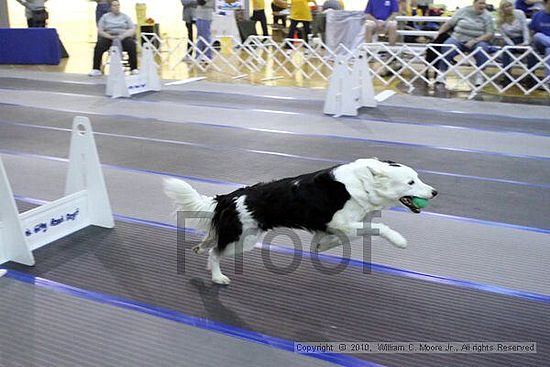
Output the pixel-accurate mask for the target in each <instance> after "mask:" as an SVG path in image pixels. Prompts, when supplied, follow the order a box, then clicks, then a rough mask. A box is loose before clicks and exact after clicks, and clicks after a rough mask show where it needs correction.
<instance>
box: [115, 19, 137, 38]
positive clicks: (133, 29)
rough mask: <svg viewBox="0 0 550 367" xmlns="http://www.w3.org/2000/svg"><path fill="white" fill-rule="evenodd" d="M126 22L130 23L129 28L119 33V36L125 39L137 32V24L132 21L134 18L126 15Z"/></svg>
mask: <svg viewBox="0 0 550 367" xmlns="http://www.w3.org/2000/svg"><path fill="white" fill-rule="evenodd" d="M126 18H127V19H126V23H127V25H128V29H127V30H126V31H125V32H124V33H121V34H119V35H118V37H117V38H119V39H121V40H123V39H125V38H128V37H133V36H135V34H136V25H135V24H134V22H132V19H131V18H130V17H129V16H126Z"/></svg>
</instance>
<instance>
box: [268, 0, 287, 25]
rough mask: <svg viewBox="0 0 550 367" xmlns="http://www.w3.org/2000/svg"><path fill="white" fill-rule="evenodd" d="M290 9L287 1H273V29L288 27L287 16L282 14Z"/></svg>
mask: <svg viewBox="0 0 550 367" xmlns="http://www.w3.org/2000/svg"><path fill="white" fill-rule="evenodd" d="M287 8H288V4H287V2H286V0H273V1H272V2H271V14H273V28H278V27H279V23H280V27H281V28H285V27H286V15H285V14H281V12H282V11H283V10H285V9H287Z"/></svg>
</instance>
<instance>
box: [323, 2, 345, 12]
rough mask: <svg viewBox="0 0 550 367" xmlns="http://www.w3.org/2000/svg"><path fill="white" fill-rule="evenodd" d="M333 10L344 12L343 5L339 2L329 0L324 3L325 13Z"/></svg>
mask: <svg viewBox="0 0 550 367" xmlns="http://www.w3.org/2000/svg"><path fill="white" fill-rule="evenodd" d="M328 9H332V10H343V8H342V4H340V2H339V1H338V0H327V1H325V2H324V3H323V11H325V10H328Z"/></svg>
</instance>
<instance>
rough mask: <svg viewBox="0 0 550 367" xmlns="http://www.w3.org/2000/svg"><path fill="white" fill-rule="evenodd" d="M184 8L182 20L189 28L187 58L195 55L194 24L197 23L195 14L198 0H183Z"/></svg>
mask: <svg viewBox="0 0 550 367" xmlns="http://www.w3.org/2000/svg"><path fill="white" fill-rule="evenodd" d="M181 5H182V6H183V14H182V19H183V21H184V22H185V27H186V28H187V56H191V55H192V54H193V24H194V23H195V12H196V10H197V0H181Z"/></svg>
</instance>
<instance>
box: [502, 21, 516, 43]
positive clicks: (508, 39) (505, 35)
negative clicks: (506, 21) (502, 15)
mask: <svg viewBox="0 0 550 367" xmlns="http://www.w3.org/2000/svg"><path fill="white" fill-rule="evenodd" d="M499 31H500V34H501V35H502V39H503V40H504V42H505V43H506V45H507V46H514V41H512V39H511V38H510V37H508V35H507V34H506V31H505V30H504V27H503V26H502V25H501V26H500V29H499Z"/></svg>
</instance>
